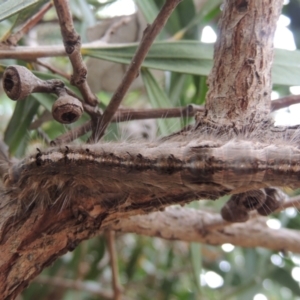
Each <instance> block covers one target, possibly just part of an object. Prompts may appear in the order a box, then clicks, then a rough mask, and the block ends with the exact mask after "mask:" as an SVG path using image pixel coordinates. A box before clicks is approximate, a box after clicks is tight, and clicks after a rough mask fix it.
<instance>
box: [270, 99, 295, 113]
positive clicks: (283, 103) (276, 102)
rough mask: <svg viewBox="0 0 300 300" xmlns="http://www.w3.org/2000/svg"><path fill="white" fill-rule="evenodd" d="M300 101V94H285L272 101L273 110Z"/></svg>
mask: <svg viewBox="0 0 300 300" xmlns="http://www.w3.org/2000/svg"><path fill="white" fill-rule="evenodd" d="M298 103H300V95H290V96H285V97H282V98H280V99H276V100H273V101H272V102H271V110H272V111H274V110H278V109H281V108H284V107H287V106H290V105H292V104H298Z"/></svg>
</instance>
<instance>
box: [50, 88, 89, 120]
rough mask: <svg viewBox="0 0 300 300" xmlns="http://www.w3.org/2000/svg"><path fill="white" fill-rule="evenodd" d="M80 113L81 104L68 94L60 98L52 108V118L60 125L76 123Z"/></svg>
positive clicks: (81, 110) (81, 109)
mask: <svg viewBox="0 0 300 300" xmlns="http://www.w3.org/2000/svg"><path fill="white" fill-rule="evenodd" d="M82 113H83V106H82V103H81V102H80V101H79V100H78V99H76V98H74V97H71V96H69V95H68V94H64V95H62V96H60V97H59V98H58V99H57V100H56V101H55V102H54V104H53V106H52V116H53V118H54V119H55V120H56V121H57V122H60V123H62V124H70V123H73V122H75V121H77V120H78V119H79V118H80V117H81V115H82Z"/></svg>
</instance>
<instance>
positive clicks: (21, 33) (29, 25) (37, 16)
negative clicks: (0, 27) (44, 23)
mask: <svg viewBox="0 0 300 300" xmlns="http://www.w3.org/2000/svg"><path fill="white" fill-rule="evenodd" d="M52 6H53V4H52V2H51V1H50V2H49V3H47V4H45V5H44V6H43V7H42V8H41V9H40V10H39V11H38V12H37V13H36V14H35V15H34V16H33V17H32V18H30V19H29V20H28V21H27V22H26V23H25V24H24V25H23V26H22V28H21V29H20V30H19V31H17V32H16V33H14V34H12V35H11V36H10V37H9V38H8V39H7V40H6V43H8V44H10V45H14V46H15V45H17V43H18V41H19V40H20V39H21V38H22V37H23V36H24V35H25V34H26V33H27V32H28V31H29V30H30V29H31V28H33V27H34V26H35V25H36V24H37V23H38V22H39V21H40V20H41V19H42V18H43V16H44V15H45V13H46V12H47V11H48V10H49V9H50V8H51V7H52Z"/></svg>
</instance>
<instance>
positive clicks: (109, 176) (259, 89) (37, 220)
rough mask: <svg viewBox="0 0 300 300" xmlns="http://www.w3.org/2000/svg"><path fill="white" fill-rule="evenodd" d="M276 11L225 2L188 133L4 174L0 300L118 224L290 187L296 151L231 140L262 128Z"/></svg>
mask: <svg viewBox="0 0 300 300" xmlns="http://www.w3.org/2000/svg"><path fill="white" fill-rule="evenodd" d="M281 5H282V0H274V1H269V0H268V1H267V0H256V1H255V0H254V1H247V0H235V1H233V0H227V1H225V5H224V11H223V17H222V19H221V23H220V27H221V30H220V36H219V40H218V43H217V45H216V49H215V63H214V67H213V71H212V73H211V76H210V78H209V93H208V98H207V104H206V112H205V116H204V117H203V116H200V115H199V116H198V118H197V124H196V126H195V127H194V128H192V130H190V131H187V130H186V131H183V132H181V133H180V134H177V135H176V134H175V135H173V136H171V137H169V138H168V139H166V140H165V141H162V142H160V143H154V144H137V145H119V144H116V145H112V144H110V145H103V146H101V145H100V146H81V147H77V148H76V147H75V148H74V147H71V146H69V147H66V148H57V149H51V150H49V151H44V152H41V151H38V152H37V153H36V155H34V156H32V157H29V158H27V159H25V160H23V161H22V162H20V163H19V164H15V165H14V166H13V167H11V168H10V171H9V174H8V175H7V176H6V177H5V182H4V184H5V188H4V192H3V195H2V198H3V199H2V201H1V207H0V250H1V256H0V295H2V299H14V298H15V297H16V296H17V294H18V293H20V292H21V291H22V290H23V289H24V288H25V287H26V286H27V285H28V283H29V282H30V281H31V280H32V279H33V278H34V277H36V276H37V275H38V274H39V273H40V272H41V271H42V270H43V269H44V268H45V267H47V266H49V265H50V264H51V263H52V262H53V261H54V260H55V259H57V257H59V256H60V255H62V254H64V253H66V252H67V251H71V250H73V249H74V248H75V247H76V246H77V245H78V244H79V243H80V242H81V241H82V240H84V239H88V238H91V237H93V236H94V235H95V234H98V233H99V230H101V228H103V227H104V226H109V225H111V224H117V223H118V221H119V219H122V218H128V217H130V216H133V215H138V214H145V213H149V212H151V211H157V210H159V209H163V208H164V207H166V206H169V205H171V204H178V203H180V204H185V203H187V202H189V201H192V200H194V199H195V198H198V199H199V198H201V197H205V198H206V199H207V198H210V199H217V198H218V197H220V196H222V195H225V194H228V193H241V192H245V191H248V190H253V189H254V190H255V189H259V188H263V187H265V186H270V185H277V184H278V185H280V184H282V176H285V175H289V176H286V178H287V180H289V181H288V182H287V183H288V184H289V185H291V186H293V187H296V186H298V182H299V180H298V176H299V167H298V166H297V163H296V162H297V160H298V157H299V155H300V153H299V150H298V149H295V148H293V146H291V145H286V146H281V147H278V146H276V145H273V146H270V147H269V145H268V143H263V142H258V141H257V140H255V141H243V140H242V141H239V140H233V141H230V140H231V139H232V137H233V136H238V135H239V134H244V135H246V134H245V132H244V130H245V128H246V129H247V130H248V131H250V132H252V131H253V132H254V129H255V130H256V129H257V128H258V127H260V126H254V127H255V128H254V129H253V130H252V129H251V126H252V125H253V124H254V123H255V124H256V125H257V124H269V110H270V93H271V78H270V69H271V62H272V58H273V47H272V39H273V35H274V31H275V25H276V21H277V18H278V16H279V13H280V9H281ZM262 128H263V129H265V128H266V126H262ZM225 129H226V130H225ZM227 129H228V131H227ZM261 133H262V131H261ZM266 134H270V133H269V132H268V133H266ZM274 135H275V133H274ZM276 135H278V134H277V133H276ZM286 135H287V134H286V133H284V134H283V133H279V138H281V137H282V136H286ZM249 136H250V135H249ZM253 136H254V137H257V136H258V135H257V134H253ZM220 137H221V138H220ZM250 137H251V136H250ZM276 138H278V137H276ZM286 151H288V152H286ZM283 153H285V155H283ZM286 153H288V155H287V154H286ZM291 161H292V162H295V164H293V165H291ZM277 163H279V164H281V165H280V166H283V167H282V168H280V167H278V166H277ZM288 177H289V179H288ZM298 187H299V186H298Z"/></svg>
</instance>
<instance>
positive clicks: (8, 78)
mask: <svg viewBox="0 0 300 300" xmlns="http://www.w3.org/2000/svg"><path fill="white" fill-rule="evenodd" d="M41 82H42V81H41V80H40V79H38V78H37V77H35V76H34V75H33V74H32V73H31V72H30V71H29V70H28V69H26V68H25V67H22V66H9V67H7V68H6V70H5V72H4V73H3V81H2V84H3V89H4V91H5V93H6V95H7V96H8V97H9V98H10V99H12V100H22V99H24V98H26V97H27V96H29V95H30V94H31V93H32V92H33V91H34V89H35V87H36V86H39V85H40V84H41Z"/></svg>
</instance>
